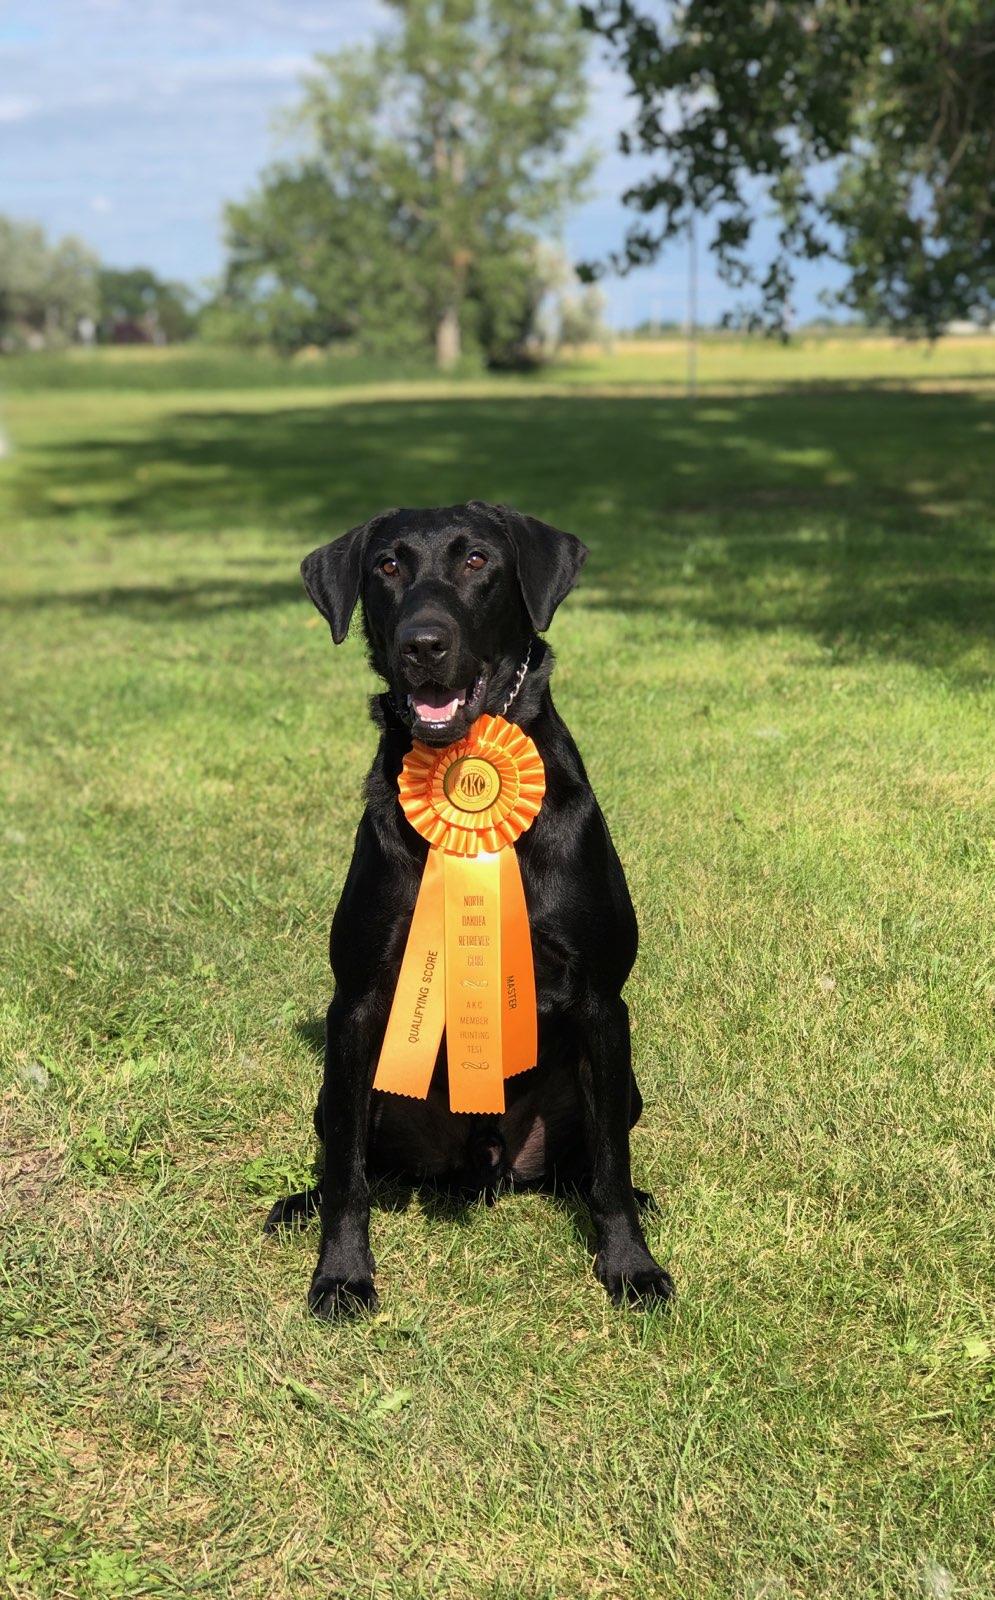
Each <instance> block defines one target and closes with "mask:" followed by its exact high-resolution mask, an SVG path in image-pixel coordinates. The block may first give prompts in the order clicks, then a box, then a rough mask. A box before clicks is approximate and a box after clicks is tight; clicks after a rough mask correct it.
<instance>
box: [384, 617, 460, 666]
mask: <svg viewBox="0 0 995 1600" xmlns="http://www.w3.org/2000/svg"><path fill="white" fill-rule="evenodd" d="M398 644H399V645H400V647H401V655H402V656H403V657H404V661H405V665H406V666H409V667H420V668H421V670H422V671H423V672H431V671H433V670H434V668H436V667H440V666H442V664H443V662H444V661H445V659H446V657H447V656H448V654H449V652H450V650H451V649H452V647H453V632H452V629H451V628H447V627H446V625H445V623H443V622H409V623H408V624H407V626H406V627H404V628H402V629H401V631H400V633H399V634H398Z"/></svg>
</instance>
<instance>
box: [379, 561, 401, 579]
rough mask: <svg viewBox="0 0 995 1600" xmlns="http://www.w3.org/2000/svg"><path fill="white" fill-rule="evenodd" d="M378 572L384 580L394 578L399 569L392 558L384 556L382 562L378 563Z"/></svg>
mask: <svg viewBox="0 0 995 1600" xmlns="http://www.w3.org/2000/svg"><path fill="white" fill-rule="evenodd" d="M380 571H381V572H382V573H383V575H384V577H385V578H396V577H397V574H398V572H399V571H400V568H399V567H398V565H397V562H396V561H395V560H394V557H393V556H384V558H383V560H382V561H381V562H380Z"/></svg>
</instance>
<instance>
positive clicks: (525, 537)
mask: <svg viewBox="0 0 995 1600" xmlns="http://www.w3.org/2000/svg"><path fill="white" fill-rule="evenodd" d="M487 510H489V511H492V512H495V511H496V512H497V513H498V515H499V517H500V518H501V521H502V523H503V524H504V528H505V532H506V533H507V535H508V537H509V539H510V540H511V543H512V546H513V548H514V551H515V564H516V566H517V568H518V581H519V584H520V585H521V589H522V596H523V598H524V600H525V606H526V610H527V611H528V613H529V616H530V618H531V620H532V626H533V628H535V630H536V632H537V633H543V632H544V631H545V630H546V628H548V627H549V624H550V623H551V622H552V620H553V613H554V611H555V610H556V608H557V606H558V605H559V604H560V601H561V600H565V599H566V597H567V595H568V594H569V593H570V591H571V589H572V588H573V586H574V584H575V583H576V582H577V578H578V576H579V574H580V569H581V567H582V566H583V565H584V562H585V561H586V560H587V554H588V552H587V545H586V544H582V543H581V541H580V540H579V539H578V538H576V537H575V535H574V534H572V533H564V532H563V529H562V528H554V527H552V526H551V524H550V523H548V522H540V521H539V520H538V518H537V517H527V516H525V514H524V513H523V512H521V511H515V510H513V509H512V507H511V506H488V507H487Z"/></svg>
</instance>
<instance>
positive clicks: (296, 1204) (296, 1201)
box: [263, 1185, 321, 1233]
mask: <svg viewBox="0 0 995 1600" xmlns="http://www.w3.org/2000/svg"><path fill="white" fill-rule="evenodd" d="M320 1205H321V1187H320V1185H317V1186H316V1187H315V1188H313V1189H299V1190H298V1191H297V1193H296V1194H287V1195H284V1197H283V1199H282V1200H277V1202H276V1204H275V1205H273V1206H272V1207H271V1208H270V1213H269V1216H268V1217H267V1218H266V1221H265V1222H264V1223H263V1233H276V1231H277V1229H278V1228H293V1227H295V1226H296V1225H297V1224H301V1225H303V1224H304V1223H305V1222H306V1221H307V1219H308V1217H313V1216H314V1214H315V1212H316V1211H317V1210H318V1208H319V1207H320Z"/></svg>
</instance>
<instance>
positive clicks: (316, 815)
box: [0, 343, 995, 1600]
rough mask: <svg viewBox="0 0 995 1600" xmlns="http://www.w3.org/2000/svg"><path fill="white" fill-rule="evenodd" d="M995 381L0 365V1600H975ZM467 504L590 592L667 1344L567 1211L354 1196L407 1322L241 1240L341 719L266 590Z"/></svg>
mask: <svg viewBox="0 0 995 1600" xmlns="http://www.w3.org/2000/svg"><path fill="white" fill-rule="evenodd" d="M985 348H987V352H988V353H987V355H985V353H984V350H985ZM751 351H752V352H753V356H754V357H755V361H756V364H755V365H751V357H750V352H751ZM992 352H993V347H992V346H991V345H989V346H987V347H982V346H981V345H979V346H977V347H974V348H972V349H971V350H967V348H966V346H956V347H955V346H953V345H951V346H946V347H941V348H940V350H938V351H937V352H936V353H935V355H934V357H933V358H932V360H933V366H932V367H930V368H929V369H928V370H925V371H923V370H920V368H919V367H916V370H915V371H905V370H903V371H901V372H896V371H895V370H894V360H893V358H895V359H897V358H896V357H895V352H894V351H892V350H890V349H887V348H883V347H879V348H878V350H877V354H874V352H873V350H869V349H868V347H866V346H864V345H861V344H859V343H851V344H850V345H849V346H848V347H847V349H846V350H845V351H843V352H842V353H840V352H839V351H836V352H835V353H834V355H833V357H832V370H831V371H827V370H824V368H820V367H819V366H818V362H816V363H815V364H814V368H813V365H812V363H809V365H808V366H807V367H806V366H805V365H804V363H802V364H801V365H799V366H798V367H797V368H796V369H795V370H794V377H793V376H792V374H791V373H788V372H785V371H784V370H780V368H779V367H778V363H781V364H782V365H783V363H785V362H788V361H790V360H791V359H793V356H794V354H796V352H784V353H781V352H773V353H771V352H769V351H768V350H767V348H766V347H761V348H760V349H759V350H758V347H756V346H751V347H746V349H745V350H743V349H739V348H732V353H731V354H730V353H729V350H727V353H726V356H725V357H723V360H722V362H719V360H718V358H717V357H716V358H715V360H716V366H715V368H714V370H713V369H708V370H707V371H705V372H703V380H704V381H705V383H706V391H705V392H704V393H703V395H702V397H701V398H700V399H699V401H698V402H697V403H696V404H690V403H688V402H687V401H685V400H684V399H683V398H682V397H681V396H680V395H679V394H676V393H673V392H667V385H668V384H672V383H674V382H676V381H677V380H678V379H679V377H680V356H679V354H677V355H674V356H673V372H671V370H670V368H669V367H667V366H666V361H667V360H671V357H670V356H668V357H666V360H665V359H664V357H663V356H662V355H661V354H660V353H659V352H657V353H656V354H654V353H653V352H643V353H642V355H641V356H640V354H639V352H638V351H637V352H633V351H632V350H631V349H630V350H622V348H621V347H620V349H619V351H617V352H616V354H615V355H614V356H612V357H610V358H606V359H605V361H604V362H603V363H598V362H597V361H595V360H593V358H580V357H578V358H577V360H576V361H574V362H571V363H568V365H567V367H566V369H564V370H563V371H560V372H554V373H553V374H551V375H549V376H548V377H546V378H540V379H516V380H500V381H499V380H492V381H487V380H481V379H475V380H467V381H466V382H463V383H450V384H443V383H440V382H438V381H435V380H425V381H417V382H411V383H409V384H408V385H406V386H405V385H404V384H401V383H392V384H386V385H384V384H381V385H379V386H377V385H376V384H373V383H368V384H366V385H365V386H364V385H360V384H357V383H350V384H337V385H330V384H329V383H328V380H327V377H325V379H324V381H323V382H318V381H317V377H319V376H321V375H320V374H318V375H315V374H313V373H312V374H310V375H309V374H308V372H307V371H306V370H305V369H301V371H302V374H303V375H302V376H300V377H298V376H295V375H294V374H293V373H292V374H291V378H290V381H288V382H284V383H280V382H278V381H277V380H276V379H275V378H272V375H271V381H269V382H268V383H267V384H266V385H265V386H262V377H260V378H259V381H258V382H257V383H256V384H255V386H253V385H252V384H251V383H250V382H249V381H248V379H247V378H246V376H245V373H246V370H247V369H246V368H245V367H244V364H242V365H240V366H239V367H238V373H239V374H240V375H239V376H237V377H229V378H228V379H227V380H226V373H228V372H229V371H230V370H232V369H229V368H226V366H225V363H224V361H223V359H222V358H220V357H216V358H212V359H214V360H215V362H216V367H215V368H214V369H212V368H211V362H210V359H208V358H205V357H203V356H200V355H197V356H196V357H193V356H191V357H190V358H188V359H189V360H190V361H193V360H195V361H196V362H198V363H199V365H198V366H197V367H196V373H195V374H194V371H193V369H192V368H191V367H190V366H189V365H188V366H187V367H186V368H184V366H183V362H182V361H179V362H176V363H175V364H174V365H173V367H171V368H170V367H168V366H167V365H166V364H160V365H159V366H155V365H154V364H153V363H150V362H149V361H148V360H147V359H146V358H141V359H135V360H132V361H131V363H130V364H129V363H128V362H126V361H125V362H118V363H117V365H116V366H113V367H112V366H111V365H110V364H108V363H103V364H101V363H99V362H97V361H94V359H93V358H91V361H90V364H89V365H87V364H86V363H83V364H80V363H71V362H66V363H62V364H61V365H60V363H57V362H55V363H48V364H47V369H46V377H45V384H39V383H36V382H35V380H34V379H33V378H32V377H31V376H30V372H29V375H28V377H27V378H25V377H24V376H23V372H24V369H23V367H21V368H20V369H18V368H16V367H12V368H10V369H5V370H9V371H10V372H11V373H12V375H13V378H14V382H15V383H16V384H17V385H18V390H19V392H12V393H11V394H10V395H9V396H8V399H7V402H6V403H5V405H4V422H5V428H6V431H7V432H8V434H9V436H10V438H11V440H12V450H11V452H10V454H9V456H8V458H7V460H6V461H4V462H3V464H2V468H0V516H2V526H3V530H4V535H3V537H4V565H5V573H4V586H3V626H2V634H0V650H2V663H0V666H2V692H3V701H4V716H3V720H2V724H0V741H2V742H0V793H2V798H3V815H2V818H0V885H2V893H3V901H4V903H3V922H2V945H3V948H2V963H3V971H2V977H0V983H2V1010H0V1058H2V1073H3V1076H2V1078H0V1196H2V1205H3V1207H4V1209H5V1217H4V1231H3V1235H2V1244H0V1332H2V1340H0V1526H2V1528H3V1529H4V1538H3V1540H2V1541H0V1576H2V1578H3V1581H4V1583H5V1584H6V1590H7V1592H9V1594H10V1595H12V1596H14V1597H15V1600H27V1597H29V1596H30V1597H35V1596H37V1597H56V1596H60V1597H61V1596H70V1597H73V1600H76V1597H79V1600H89V1597H96V1596H131V1595H161V1596H170V1597H172V1596H192V1595H201V1594H203V1595H209V1596H212V1597H214V1596H229V1595H230V1596H238V1597H239V1600H242V1597H259V1600H285V1597H286V1600H289V1597H291V1596H292V1597H294V1600H302V1597H303V1600H310V1597H315V1600H317V1597H331V1596H334V1597H343V1600H345V1597H349V1600H352V1597H354V1596H357V1597H358V1596H362V1597H368V1600H388V1597H389V1600H409V1597H411V1600H415V1597H420V1596H424V1597H433V1600H434V1597H436V1596H438V1597H444V1600H448V1597H454V1600H455V1597H467V1600H570V1597H574V1596H585V1597H587V1596H590V1597H605V1600H616V1597H619V1600H621V1597H625V1600H656V1597H666V1600H669V1597H679V1600H727V1597H742V1600H788V1597H790V1596H798V1597H806V1600H807V1597H811V1600H824V1597H837V1596H839V1597H843V1596H852V1597H859V1600H864V1597H885V1596H888V1597H890V1596H895V1597H899V1596H901V1597H906V1596H917V1595H926V1596H927V1597H929V1596H932V1597H933V1600H944V1597H947V1596H950V1595H957V1596H972V1597H975V1600H984V1597H985V1596H990V1595H991V1594H992V1592H993V1585H995V1538H993V1533H995V1528H993V1505H995V1466H993V1447H995V1425H993V1402H995V1314H993V1286H995V1222H993V1207H992V1193H993V1177H995V1110H993V1106H995V1101H993V1093H992V1089H993V1081H995V1073H993V1039H995V1029H993V1006H995V948H993V945H995V941H993V935H992V930H993V927H995V888H993V884H995V873H993V867H995V850H993V837H995V835H993V827H992V824H993V815H995V785H993V767H995V761H993V739H992V710H993V694H992V688H993V682H995V578H993V573H995V567H993V557H995V475H993V471H992V463H993V453H995V452H993V447H995V355H993V353H992ZM775 355H776V357H777V360H776V361H775V360H774V356H775ZM898 357H900V360H901V362H906V361H907V362H913V361H915V362H918V363H919V364H920V367H921V365H922V363H923V362H925V361H927V360H928V359H929V358H927V357H925V356H923V355H922V354H921V353H905V352H898ZM709 359H711V358H709ZM820 359H823V358H822V357H820ZM827 359H828V358H827ZM619 362H622V363H623V366H622V367H621V368H620V367H619V365H618V363H619ZM765 362H766V363H767V366H764V363H765ZM612 363H615V365H614V366H613V365H612ZM625 363H628V365H625ZM889 363H891V364H890V365H889ZM965 363H973V365H971V366H970V369H969V368H968V366H967V365H965ZM704 366H705V363H704V362H703V367H704ZM212 370H213V372H214V376H213V378H212ZM18 372H20V376H18ZM164 373H171V374H172V376H171V377H170V378H169V380H168V381H167V379H166V378H164V377H163V374H164ZM143 374H144V376H143ZM184 374H186V376H184ZM2 376H3V372H2V371H0V377H2ZM794 378H798V379H800V380H805V379H806V378H807V379H813V378H814V379H818V380H821V387H818V388H810V387H808V386H807V384H806V382H805V381H802V382H801V385H800V387H799V388H792V387H791V384H792V382H793V381H794ZM895 378H907V379H915V380H916V382H917V383H918V384H919V387H918V388H916V387H909V388H906V389H904V390H903V389H897V388H895V387H893V386H892V383H891V380H893V379H895ZM937 379H941V380H943V381H942V382H938V381H937ZM181 381H183V382H186V383H187V385H188V386H187V387H185V388H183V387H179V386H178V385H179V384H180V382H181ZM226 381H227V384H228V386H227V387H226ZM709 384H710V385H711V386H712V388H711V389H709V388H708V385H709ZM45 385H47V387H46V386H45ZM470 496H481V497H483V498H491V499H504V500H508V501H511V502H513V503H515V504H518V505H520V506H521V507H522V508H524V509H527V510H529V511H531V512H533V513H535V514H537V515H540V516H544V517H547V518H549V519H550V520H553V521H555V522H559V523H560V524H562V525H563V526H565V527H568V528H570V529H571V530H573V531H574V532H576V533H578V534H579V535H581V536H582V537H583V538H584V539H585V540H586V541H587V542H588V543H589V545H590V547H591V551H592V555H591V560H590V562H589V564H588V567H587V569H586V571H585V575H584V580H583V583H582V586H581V588H580V589H579V590H578V591H577V593H576V594H575V595H574V596H573V597H571V599H570V600H569V601H568V602H567V603H566V605H565V606H564V608H563V610H562V611H561V613H560V615H559V616H558V617H557V619H556V621H555V622H554V624H553V628H552V630H551V635H550V637H551V640H552V642H553V644H554V646H555V648H556V650H557V652H558V655H559V658H560V665H559V668H558V670H557V674H556V679H555V685H554V687H555V689H556V693H557V701H558V704H559V707H560V709H561V710H562V712H563V713H564V715H565V716H566V719H567V721H568V722H569V723H570V725H571V727H572V729H573V731H574V733H575V734H576V735H577V737H578V742H579V743H580V746H581V749H582V751H583V753H584V755H585V758H586V760H587V763H588V766H589V770H590V773H591V776H592V779H593V782H594V785H595V788H596V790H597V792H598V794H599V797H600V799H601V801H602V804H603V806H604V809H605V811H606V813H607V815H608V818H609V822H610V824H611V827H612V829H613V832H614V835H615V839H616V842H617V844H618V846H619V850H620V853H621V856H622V859H623V862H624V863H625V866H626V868H627V871H628V874H629V880H630V884H631V887H632V891H633V896H634V899H635V902H636V907H637V910H638V912H639V916H640V922H641V927H642V937H643V944H642V953H641V957H640V960H639V963H638V966H637V968H636V972H635V974H634V977H633V980H632V983H631V985H630V989H629V1001H630V1006H631V1008H632V1012H633V1017H634V1025H635V1035H634V1045H635V1057H636V1069H637V1074H638V1077H639V1080H640V1083H641V1086H642V1089H643V1092H644V1096H645V1098H646V1103H647V1108H646V1113H645V1116H644V1119H643V1122H642V1123H641V1125H640V1127H639V1129H638V1130H637V1131H636V1134H635V1136H634V1162H635V1175H636V1181H637V1182H638V1183H639V1184H641V1185H642V1186H644V1187H646V1188H649V1189H651V1190H652V1191H653V1192H654V1193H655V1195H656V1196H657V1199H658V1202H659V1210H658V1212H657V1213H656V1214H655V1215H654V1216H652V1217H651V1218H650V1225H649V1229H648V1233H649V1238H650V1243H651V1246H652V1247H653V1248H654V1250H655V1252H656V1253H657V1254H658V1256H659V1258H660V1259H661V1260H662V1261H664V1262H666V1263H667V1264H668V1265H669V1266H670V1267H671V1269H672V1270H673V1272H674V1274H675V1276H676V1278H677V1281H678V1285H679V1290H680V1295H681V1298H680V1301H679V1304H678V1307H677V1309H676V1311H675V1312H673V1313H671V1314H665V1313H664V1314H660V1313H652V1314H650V1315H640V1314H638V1313H624V1312H623V1313H620V1312H617V1311H614V1310H612V1308H611V1307H610V1305H609V1304H608V1301H607V1299H606V1298H605V1296H604V1294H603V1292H602V1291H601V1289H600V1288H599V1286H598V1285H597V1284H596V1282H595V1281H594V1279H593V1277H592V1275H591V1260H590V1251H589V1241H588V1237H587V1230H586V1225H585V1221H584V1217H583V1214H582V1213H580V1212H579V1211H578V1210H577V1208H576V1207H574V1206H572V1205H570V1204H569V1203H567V1202H566V1201H564V1202H563V1203H556V1202H554V1201H552V1200H550V1199H548V1198H542V1197H539V1196H526V1197H518V1198H514V1197H509V1198H505V1199H503V1200H501V1201H500V1202H499V1204H498V1205H497V1206H496V1207H495V1208H494V1209H493V1210H488V1209H487V1208H486V1207H483V1206H477V1205H474V1206H470V1207H469V1208H466V1209H462V1210H461V1209H458V1208H452V1207H446V1206H442V1205H440V1204H439V1203H434V1204H433V1203H432V1201H431V1200H430V1199H429V1198H427V1197H423V1196H419V1195H417V1194H415V1195H411V1194H409V1193H407V1192H406V1191H401V1190H398V1189H383V1190H381V1191H380V1192H379V1194H378V1196H377V1204H376V1208H375V1211H374V1226H373V1243H374V1249H375V1252H376V1254H377V1256H378V1258H379V1262H380V1279H379V1285H380V1290H381V1294H382V1298H383V1307H384V1309H383V1311H382V1313H381V1314H380V1315H379V1316H378V1317H377V1318H376V1319H374V1320H373V1321H370V1322H365V1323H359V1324H354V1325H346V1326H341V1327H334V1328H329V1327H327V1326H324V1325H320V1324H318V1323H316V1322H313V1321H311V1320H309V1319H308V1317H307V1315H306V1313H305V1307H304V1295H305V1290H306V1287H307V1282H308V1278H309V1274H310V1271H311V1267H312V1264H313V1255H314V1251H315V1245H316V1239H315V1233H314V1230H313V1229H312V1230H310V1231H308V1232H305V1233H299V1234H294V1235H291V1236H288V1237H286V1238H285V1239H283V1240H282V1241H279V1242H277V1241H273V1240H264V1239H263V1238H262V1236H261V1232H260V1228H261V1223H262V1220H263V1217H264V1216H265V1213H266V1210H267V1207H268V1205H269V1203H270V1201H271V1200H272V1199H273V1198H275V1197H276V1196H277V1195H278V1194H280V1193H281V1192H283V1191H284V1190H286V1189H287V1188H288V1187H295V1186H297V1185H298V1183H299V1182H300V1181H301V1180H303V1179H304V1178H306V1176H307V1173H308V1170H309V1166H310V1161H311V1158H312V1153H313V1152H312V1149H311V1142H310V1108H311V1105H312V1103H313V1099H314V1093H315V1089H316V1086H317V1082H318V1078H319V1072H320V1066H319V1054H320V1036H321V1018H322V1016H323V1012H324V1008H325V1005H326V1003H327V998H328V988H329V975H328V969H327V963H326V937H327V927H328V923H329V920H330V917H331V913H332V909H333V907H334V904H335V900H336V897H337V894H338V890H339V887H340V885H341V882H342V879H343V875H344V871H345V867H346V864H347V861H348V857H349V853H350V849H351V843H352V833H353V829H354V826H355V823H356V821H357V819H358V816H359V811H360V805H361V801H360V786H361V782H362V778H363V775H364V773H365V770H366V767H367V764H368V762H369V759H370V755H371V752H372V750H373V747H374V735H373V729H372V727H371V726H370V724H369V723H368V722H367V720H366V710H365V697H366V695H367V694H368V693H369V691H370V689H371V688H372V682H371V678H370V675H369V672H368V669H367V667H366V664H365V661H364V658H363V652H362V648H361V645H360V642H359V639H358V637H355V635H354V637H353V638H352V639H350V641H349V642H348V643H347V644H346V645H345V646H344V647H343V648H342V650H340V651H339V652H338V653H336V654H333V651H332V647H331V644H330V642H329V638H328V633H327V630H326V628H325V626H324V624H322V623H320V620H319V619H318V618H317V615H316V614H315V613H314V612H313V611H312V610H311V608H310V606H309V605H308V603H307V601H306V599H305V597H304V595H303V592H302V590H301V588H300V586H299V581H298V577H297V565H298V562H299V560H300V558H301V556H302V555H303V554H305V553H306V552H307V551H308V550H309V549H311V548H312V546H313V545H315V544H317V543H319V542H321V541H323V540H325V539H327V538H331V537H333V536H334V535H335V534H336V533H338V532H340V531H342V530H344V529H345V528H346V527H348V526H349V525H350V524H351V523H353V522H356V521H358V520H360V519H362V518H364V517H365V516H367V515H368V514H370V513H371V512H372V511H373V510H376V509H378V508H380V507H383V506H386V505H391V504H404V503H407V504H431V503H443V502H448V501H453V500H458V499H463V498H466V497H470ZM951 1574H952V1578H951V1576H950V1575H951ZM952 1584H953V1585H955V1586H954V1587H951V1585H952Z"/></svg>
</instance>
